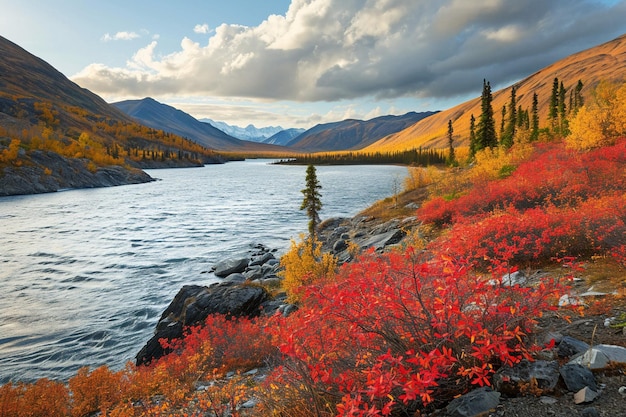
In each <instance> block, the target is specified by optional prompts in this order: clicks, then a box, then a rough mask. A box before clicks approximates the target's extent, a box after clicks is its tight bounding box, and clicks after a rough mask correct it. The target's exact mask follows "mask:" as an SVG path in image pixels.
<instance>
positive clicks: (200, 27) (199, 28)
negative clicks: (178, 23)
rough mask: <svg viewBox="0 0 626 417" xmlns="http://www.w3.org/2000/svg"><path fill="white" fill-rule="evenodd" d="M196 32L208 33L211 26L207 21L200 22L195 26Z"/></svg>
mask: <svg viewBox="0 0 626 417" xmlns="http://www.w3.org/2000/svg"><path fill="white" fill-rule="evenodd" d="M193 31H194V33H199V34H206V33H210V32H211V29H210V28H209V25H208V24H206V23H203V24H201V25H200V24H198V25H196V26H194V28H193Z"/></svg>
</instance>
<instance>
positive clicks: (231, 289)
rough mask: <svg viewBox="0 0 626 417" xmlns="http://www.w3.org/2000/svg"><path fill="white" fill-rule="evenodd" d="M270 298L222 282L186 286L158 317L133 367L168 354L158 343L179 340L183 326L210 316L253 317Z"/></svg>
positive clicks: (256, 288) (254, 289) (256, 290)
mask: <svg viewBox="0 0 626 417" xmlns="http://www.w3.org/2000/svg"><path fill="white" fill-rule="evenodd" d="M270 299H271V296H270V295H269V293H268V292H267V291H266V290H265V289H264V288H263V287H261V286H256V285H248V284H238V283H234V282H222V283H218V284H214V285H211V286H208V287H205V286H199V285H186V286H184V287H183V288H181V289H180V291H179V292H178V294H176V296H175V297H174V299H173V300H172V302H171V303H170V305H169V306H168V307H167V309H166V310H165V311H164V312H163V314H162V315H161V318H160V319H159V322H158V324H157V326H156V329H155V331H154V336H152V338H151V339H150V340H149V341H148V342H147V343H146V345H145V346H144V347H143V348H142V349H141V350H140V351H139V353H138V354H137V356H136V363H137V365H143V364H148V363H150V362H151V361H153V360H154V359H158V358H160V357H161V356H164V355H166V354H168V353H169V351H168V350H167V349H164V348H163V347H162V346H161V344H160V343H159V340H160V339H166V340H168V341H171V340H173V339H178V338H180V337H182V336H183V330H184V328H185V327H187V326H193V325H197V324H202V323H204V320H205V319H206V318H207V317H208V316H209V315H210V314H224V315H226V316H230V317H256V316H258V315H260V314H261V312H262V305H263V304H264V303H266V302H268V301H270Z"/></svg>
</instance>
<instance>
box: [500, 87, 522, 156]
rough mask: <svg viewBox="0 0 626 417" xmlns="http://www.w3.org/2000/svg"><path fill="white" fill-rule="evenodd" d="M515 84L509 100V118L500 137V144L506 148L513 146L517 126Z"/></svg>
mask: <svg viewBox="0 0 626 417" xmlns="http://www.w3.org/2000/svg"><path fill="white" fill-rule="evenodd" d="M515 93H516V90H515V86H513V87H511V101H510V102H509V119H508V120H507V123H506V127H505V128H504V132H503V134H502V136H501V137H500V144H501V145H502V146H503V147H505V148H507V149H508V148H510V147H511V146H513V140H514V138H515V128H516V127H517V117H518V115H517V102H516V97H515Z"/></svg>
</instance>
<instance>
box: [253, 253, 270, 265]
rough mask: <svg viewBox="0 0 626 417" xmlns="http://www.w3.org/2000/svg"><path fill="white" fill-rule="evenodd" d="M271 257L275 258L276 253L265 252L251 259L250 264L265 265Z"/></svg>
mask: <svg viewBox="0 0 626 417" xmlns="http://www.w3.org/2000/svg"><path fill="white" fill-rule="evenodd" d="M271 259H275V257H274V254H273V253H271V252H265V253H264V254H262V255H259V256H257V257H254V258H253V259H252V260H251V261H250V265H249V266H256V265H263V264H265V263H267V262H268V261H270V260H271Z"/></svg>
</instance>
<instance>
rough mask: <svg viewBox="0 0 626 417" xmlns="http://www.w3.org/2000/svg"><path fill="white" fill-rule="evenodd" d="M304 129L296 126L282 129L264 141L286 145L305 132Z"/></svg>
mask: <svg viewBox="0 0 626 417" xmlns="http://www.w3.org/2000/svg"><path fill="white" fill-rule="evenodd" d="M304 131H305V129H299V128H295V127H293V128H290V129H285V130H281V131H280V132H277V133H275V134H274V135H272V136H270V137H269V138H267V139H265V140H264V141H263V143H271V144H274V145H283V146H285V145H287V144H288V143H289V142H291V141H292V140H293V139H295V138H296V137H298V135H300V134H302V133H304Z"/></svg>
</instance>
